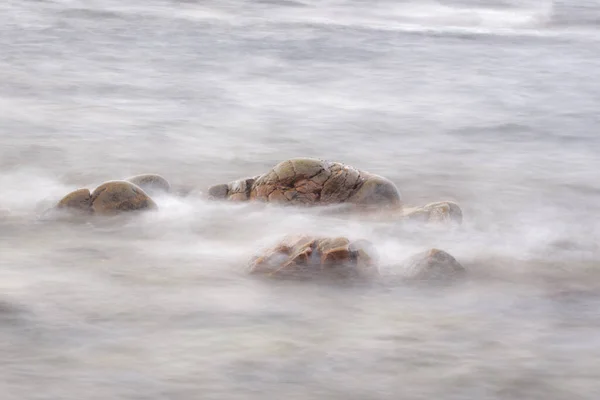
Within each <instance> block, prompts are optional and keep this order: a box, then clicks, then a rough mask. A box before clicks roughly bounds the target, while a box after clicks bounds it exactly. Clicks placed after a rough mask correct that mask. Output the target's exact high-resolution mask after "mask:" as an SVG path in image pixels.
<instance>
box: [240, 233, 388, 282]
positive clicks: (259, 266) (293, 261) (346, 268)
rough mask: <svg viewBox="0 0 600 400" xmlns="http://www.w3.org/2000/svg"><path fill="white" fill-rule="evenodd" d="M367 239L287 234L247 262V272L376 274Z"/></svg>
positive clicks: (277, 275) (281, 276)
mask: <svg viewBox="0 0 600 400" xmlns="http://www.w3.org/2000/svg"><path fill="white" fill-rule="evenodd" d="M376 258H377V256H376V253H375V251H374V249H373V247H372V246H371V244H370V243H369V242H368V241H365V240H358V241H351V240H349V239H347V238H345V237H333V238H325V237H314V236H288V237H286V238H284V239H283V240H282V241H281V242H280V243H279V244H277V245H276V246H274V247H273V248H270V249H268V250H267V251H265V252H264V253H263V254H262V255H260V256H259V257H255V258H254V259H253V260H252V261H251V262H250V266H249V272H250V273H251V274H254V275H263V276H268V277H272V278H279V279H300V280H318V279H361V280H363V279H364V280H368V279H371V278H374V277H376V276H378V275H379V272H378V269H377V265H376V264H377V260H376Z"/></svg>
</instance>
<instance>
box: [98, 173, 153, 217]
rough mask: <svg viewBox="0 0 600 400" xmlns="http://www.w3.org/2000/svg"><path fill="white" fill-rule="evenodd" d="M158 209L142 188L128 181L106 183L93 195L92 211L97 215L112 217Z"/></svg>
mask: <svg viewBox="0 0 600 400" xmlns="http://www.w3.org/2000/svg"><path fill="white" fill-rule="evenodd" d="M156 208H157V206H156V204H155V203H154V201H153V200H152V199H151V198H150V196H148V195H147V194H146V192H144V191H143V190H142V188H140V187H139V186H136V185H134V184H133V183H131V182H127V181H110V182H105V183H103V184H102V185H100V186H98V187H97V188H96V190H94V192H93V193H92V195H91V209H92V211H93V212H94V213H95V214H100V215H111V214H116V213H118V212H122V211H138V210H149V209H156Z"/></svg>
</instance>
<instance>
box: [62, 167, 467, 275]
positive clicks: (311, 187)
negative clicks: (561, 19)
mask: <svg viewBox="0 0 600 400" xmlns="http://www.w3.org/2000/svg"><path fill="white" fill-rule="evenodd" d="M170 190H171V186H170V184H169V182H168V181H167V180H166V179H164V178H163V177H161V176H160V175H154V174H145V175H138V176H134V177H131V178H127V179H124V180H117V181H109V182H105V183H103V184H101V185H100V186H98V187H97V188H95V189H94V190H93V191H90V190H89V189H78V190H76V191H74V192H71V193H69V194H67V195H66V196H65V197H63V198H62V199H61V200H60V201H59V202H58V204H57V206H56V208H58V209H61V210H74V211H77V212H83V213H89V214H96V215H114V214H118V213H121V212H130V211H143V210H153V209H157V205H156V203H155V202H154V200H152V198H151V197H150V195H151V194H153V193H158V192H169V191H170ZM208 198H209V199H211V200H221V201H233V202H243V201H256V202H268V203H277V204H281V205H293V206H328V205H340V204H341V205H344V206H347V207H348V210H349V212H356V213H367V214H368V213H370V212H378V213H381V212H383V213H384V214H385V215H386V216H389V217H393V218H397V219H400V220H408V221H417V222H423V223H435V224H460V223H462V211H461V209H460V207H459V206H458V205H457V204H456V203H453V202H449V201H443V202H436V203H431V204H427V205H425V206H423V207H413V208H408V207H405V205H404V204H403V202H402V198H401V196H400V192H399V191H398V189H397V187H396V185H394V184H393V183H392V182H391V181H390V180H388V179H386V178H384V177H381V176H379V175H375V174H372V173H369V172H366V171H361V170H358V169H356V168H354V167H351V166H349V165H345V164H342V163H338V162H329V161H323V160H319V159H313V158H295V159H291V160H287V161H283V162H281V163H279V164H277V165H276V166H274V167H273V168H271V169H270V170H269V171H267V172H266V173H265V174H262V175H258V176H255V177H250V178H242V179H237V180H235V181H232V182H229V183H226V184H219V185H215V186H211V187H210V188H209V189H208ZM404 270H405V272H406V276H405V277H406V278H407V279H417V280H420V279H425V280H431V279H438V278H449V277H456V276H461V275H462V274H463V273H464V268H463V267H462V266H461V265H460V264H459V263H458V262H457V261H456V260H455V259H454V258H453V257H452V256H451V255H449V254H448V253H446V252H444V251H441V250H437V249H432V250H429V251H427V252H425V253H421V254H418V255H416V256H414V257H413V258H411V259H409V260H408V261H407V263H406V267H405V269H404ZM250 273H252V274H258V275H264V276H269V277H276V278H300V279H315V278H328V277H329V278H331V277H333V278H336V279H338V278H344V279H346V278H351V279H356V278H358V279H372V278H374V277H376V276H378V275H379V272H378V268H377V257H376V254H375V251H374V247H373V246H372V245H371V244H370V243H369V242H367V241H363V240H361V241H350V240H349V239H347V238H344V237H334V238H327V237H311V236H293V237H286V238H284V239H283V240H282V241H281V243H279V244H277V245H276V246H275V247H273V248H271V249H268V250H267V251H266V252H265V253H264V254H263V255H261V256H260V257H256V258H254V259H253V260H252V261H251V263H250Z"/></svg>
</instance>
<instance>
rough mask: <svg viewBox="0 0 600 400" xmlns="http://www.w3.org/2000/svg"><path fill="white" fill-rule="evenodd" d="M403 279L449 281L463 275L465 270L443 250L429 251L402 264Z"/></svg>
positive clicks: (416, 255)
mask: <svg viewBox="0 0 600 400" xmlns="http://www.w3.org/2000/svg"><path fill="white" fill-rule="evenodd" d="M403 267H404V271H403V272H404V278H406V279H408V280H415V281H440V280H442V281H443V280H451V279H455V278H459V277H462V276H464V275H465V273H466V270H465V268H464V267H463V266H462V265H461V264H460V263H459V262H458V261H456V259H455V258H454V257H452V256H451V255H450V254H448V253H447V252H445V251H443V250H438V249H430V250H427V251H424V252H421V253H418V254H415V255H414V256H412V257H410V258H409V259H408V260H407V261H405V262H404V265H403Z"/></svg>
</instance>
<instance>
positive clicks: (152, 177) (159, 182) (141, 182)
mask: <svg viewBox="0 0 600 400" xmlns="http://www.w3.org/2000/svg"><path fill="white" fill-rule="evenodd" d="M125 181H127V182H131V183H133V184H134V185H137V186H139V187H141V188H142V190H144V192H146V193H149V194H155V193H161V192H163V193H168V192H170V191H171V184H170V183H169V181H167V180H166V179H165V178H163V177H162V176H160V175H157V174H142V175H136V176H131V177H129V178H127V179H125Z"/></svg>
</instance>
